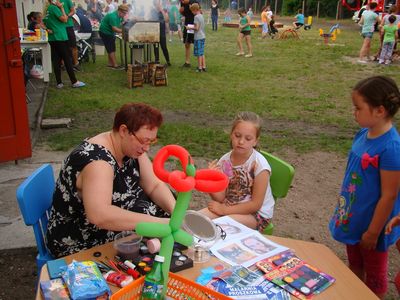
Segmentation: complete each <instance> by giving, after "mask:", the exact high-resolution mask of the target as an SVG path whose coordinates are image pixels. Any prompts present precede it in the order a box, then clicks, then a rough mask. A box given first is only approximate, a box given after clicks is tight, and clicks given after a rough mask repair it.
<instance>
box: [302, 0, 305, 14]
mask: <svg viewBox="0 0 400 300" xmlns="http://www.w3.org/2000/svg"><path fill="white" fill-rule="evenodd" d="M304 7H305V1H304V0H303V3H302V6H301V11H302V13H303V15H305V14H306V11H305V9H304Z"/></svg>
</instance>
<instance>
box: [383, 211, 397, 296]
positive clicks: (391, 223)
mask: <svg viewBox="0 0 400 300" xmlns="http://www.w3.org/2000/svg"><path fill="white" fill-rule="evenodd" d="M396 226H400V215H397V216H395V217H393V218H392V219H391V220H390V221H389V223H388V224H387V225H386V229H385V234H391V233H392V230H393V228H394V227H396ZM396 246H397V250H398V251H399V253H400V239H398V240H397V242H396ZM394 284H395V286H396V289H397V292H398V293H399V295H400V271H399V272H398V273H397V275H396V277H395V279H394Z"/></svg>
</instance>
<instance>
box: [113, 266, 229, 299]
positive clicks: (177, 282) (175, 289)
mask: <svg viewBox="0 0 400 300" xmlns="http://www.w3.org/2000/svg"><path fill="white" fill-rule="evenodd" d="M143 284H144V276H142V277H140V278H139V279H137V280H135V281H134V282H132V283H130V284H128V285H127V286H126V287H124V288H122V289H120V290H119V291H117V292H116V293H114V294H113V295H112V296H111V298H110V299H111V300H127V299H140V296H141V294H142V288H143ZM165 296H166V298H172V299H201V300H203V299H204V300H210V298H212V299H221V300H228V299H232V298H229V297H228V296H226V295H223V294H221V293H218V292H216V291H213V290H210V289H209V288H206V287H204V286H202V285H200V284H198V283H196V282H193V281H191V280H189V279H186V278H184V277H182V276H180V275H178V274H174V273H171V272H170V273H169V278H168V287H167V292H166V295H165Z"/></svg>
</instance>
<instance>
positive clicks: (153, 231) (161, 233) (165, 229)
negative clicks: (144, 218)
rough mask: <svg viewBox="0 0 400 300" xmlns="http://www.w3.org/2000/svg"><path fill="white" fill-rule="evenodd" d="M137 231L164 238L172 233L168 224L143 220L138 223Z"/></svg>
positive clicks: (145, 234) (144, 234)
mask: <svg viewBox="0 0 400 300" xmlns="http://www.w3.org/2000/svg"><path fill="white" fill-rule="evenodd" d="M135 231H136V233H137V234H139V235H141V236H150V237H156V238H163V237H165V236H167V235H170V234H171V227H170V226H169V225H168V224H160V223H150V222H141V223H138V224H136V227H135Z"/></svg>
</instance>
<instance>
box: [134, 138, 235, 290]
mask: <svg viewBox="0 0 400 300" xmlns="http://www.w3.org/2000/svg"><path fill="white" fill-rule="evenodd" d="M170 157H176V158H178V159H179V161H180V163H181V166H182V170H184V171H180V170H175V171H172V172H169V171H167V170H166V169H165V167H164V165H165V162H166V161H167V159H169V158H170ZM153 170H154V173H155V174H156V176H157V177H158V178H159V179H160V180H162V181H164V182H166V183H168V184H169V185H170V186H171V187H172V188H173V189H175V190H176V191H177V192H178V198H177V200H176V204H175V208H174V210H173V212H172V214H171V219H170V221H169V224H160V223H150V222H142V223H138V224H137V225H136V229H135V230H136V232H137V233H138V234H139V235H142V236H146V237H155V238H159V239H161V247H160V252H159V254H160V255H161V256H164V258H165V261H164V264H163V273H164V279H165V281H164V291H166V290H167V289H166V287H167V282H168V273H169V268H170V264H171V256H172V251H173V247H174V242H175V241H176V242H178V243H180V244H182V245H185V246H190V245H192V243H193V236H191V235H190V234H188V233H187V232H185V231H183V230H182V229H181V225H182V222H183V219H184V217H185V214H186V211H187V209H188V207H189V202H190V199H191V197H192V190H193V189H196V190H198V191H200V192H205V193H215V192H219V191H223V190H225V189H226V188H227V186H228V182H229V179H228V177H227V176H226V175H225V174H223V173H222V172H219V171H217V170H211V169H202V170H198V171H196V168H195V167H194V165H193V161H192V158H191V156H190V154H189V152H188V151H187V150H186V149H185V148H183V147H181V146H179V145H167V146H165V147H163V148H161V149H160V151H159V152H158V153H157V154H156V156H155V157H154V160H153Z"/></svg>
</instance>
